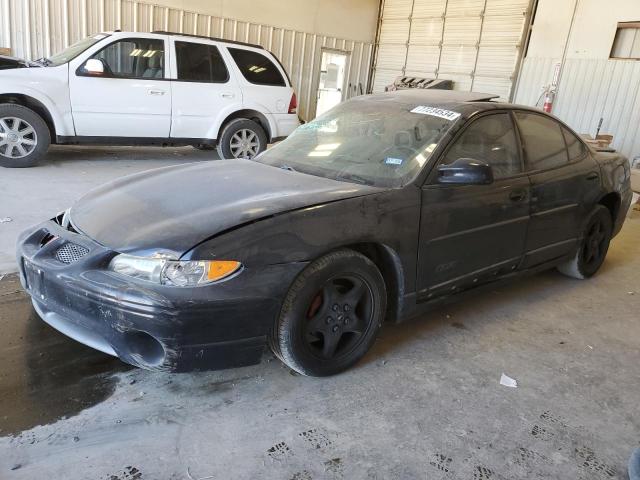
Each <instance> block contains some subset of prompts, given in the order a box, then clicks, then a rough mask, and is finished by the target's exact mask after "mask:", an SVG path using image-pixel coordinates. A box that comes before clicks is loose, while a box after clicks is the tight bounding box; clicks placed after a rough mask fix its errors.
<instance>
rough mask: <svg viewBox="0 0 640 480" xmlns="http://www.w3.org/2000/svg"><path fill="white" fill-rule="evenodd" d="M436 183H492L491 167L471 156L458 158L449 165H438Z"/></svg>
mask: <svg viewBox="0 0 640 480" xmlns="http://www.w3.org/2000/svg"><path fill="white" fill-rule="evenodd" d="M438 183H447V184H456V185H489V184H490V183H493V169H492V168H491V166H490V165H487V164H486V163H484V162H481V161H479V160H474V159H473V158H459V159H458V160H456V161H455V162H453V163H451V164H449V165H440V166H439V167H438Z"/></svg>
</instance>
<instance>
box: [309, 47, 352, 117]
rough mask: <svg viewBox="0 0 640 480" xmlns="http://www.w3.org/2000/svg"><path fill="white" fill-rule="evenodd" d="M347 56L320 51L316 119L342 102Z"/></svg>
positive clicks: (341, 53)
mask: <svg viewBox="0 0 640 480" xmlns="http://www.w3.org/2000/svg"><path fill="white" fill-rule="evenodd" d="M348 56H349V54H348V53H345V52H341V51H336V50H325V49H322V61H321V63H320V79H319V82H318V95H317V102H316V117H317V116H319V115H322V114H323V113H324V112H326V111H327V110H330V109H332V108H333V107H335V106H336V105H338V104H339V103H340V102H342V100H343V92H344V80H345V73H346V68H347V57H348Z"/></svg>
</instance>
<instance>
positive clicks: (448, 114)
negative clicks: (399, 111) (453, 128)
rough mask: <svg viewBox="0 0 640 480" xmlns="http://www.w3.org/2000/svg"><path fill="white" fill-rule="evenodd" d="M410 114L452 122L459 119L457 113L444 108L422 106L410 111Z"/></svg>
mask: <svg viewBox="0 0 640 480" xmlns="http://www.w3.org/2000/svg"><path fill="white" fill-rule="evenodd" d="M411 113H420V114H422V115H431V116H432V117H438V118H444V119H445V120H450V121H452V122H453V121H454V120H457V119H458V118H459V117H460V114H459V113H458V112H452V111H451V110H445V109H444V108H436V107H425V106H423V105H421V106H419V107H416V108H414V109H413V110H411Z"/></svg>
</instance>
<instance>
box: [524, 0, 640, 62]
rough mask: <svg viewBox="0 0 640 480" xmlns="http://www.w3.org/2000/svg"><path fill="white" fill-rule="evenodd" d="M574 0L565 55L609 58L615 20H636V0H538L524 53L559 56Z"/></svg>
mask: <svg viewBox="0 0 640 480" xmlns="http://www.w3.org/2000/svg"><path fill="white" fill-rule="evenodd" d="M576 1H577V2H578V6H577V9H576V16H575V20H574V24H573V30H572V31H571V38H570V41H569V48H568V49H567V58H589V59H606V58H609V54H610V53H611V47H612V45H613V40H614V38H615V34H616V28H617V25H618V22H630V21H636V22H637V21H640V0H606V1H604V0H539V2H538V10H537V13H536V17H535V22H534V24H533V28H532V31H531V40H530V42H529V51H528V53H527V56H528V57H534V58H557V59H560V58H562V51H563V50H564V46H565V43H566V41H567V34H568V33H569V28H570V26H571V17H572V16H573V11H574V7H575V5H576Z"/></svg>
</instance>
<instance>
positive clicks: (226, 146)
mask: <svg viewBox="0 0 640 480" xmlns="http://www.w3.org/2000/svg"><path fill="white" fill-rule="evenodd" d="M266 149H267V135H266V134H265V133H264V129H263V128H262V127H261V126H260V125H259V124H258V123H256V122H254V121H253V120H249V119H248V118H236V119H235V120H232V121H231V122H229V123H228V124H227V125H225V127H224V128H223V129H222V133H221V134H220V135H219V138H218V155H219V156H220V158H221V159H225V158H247V159H251V158H254V157H256V156H257V155H258V154H259V153H261V152H263V151H265V150H266Z"/></svg>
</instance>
